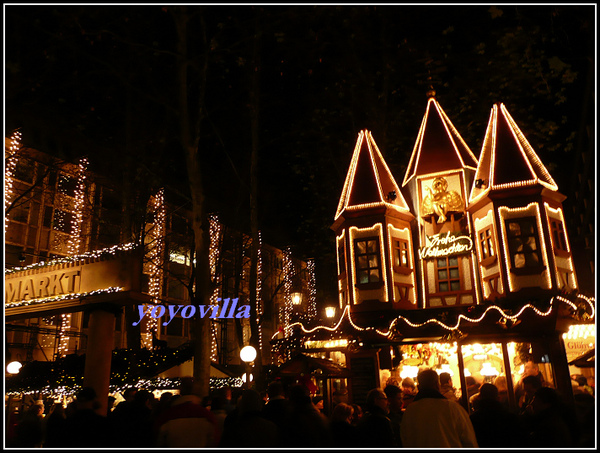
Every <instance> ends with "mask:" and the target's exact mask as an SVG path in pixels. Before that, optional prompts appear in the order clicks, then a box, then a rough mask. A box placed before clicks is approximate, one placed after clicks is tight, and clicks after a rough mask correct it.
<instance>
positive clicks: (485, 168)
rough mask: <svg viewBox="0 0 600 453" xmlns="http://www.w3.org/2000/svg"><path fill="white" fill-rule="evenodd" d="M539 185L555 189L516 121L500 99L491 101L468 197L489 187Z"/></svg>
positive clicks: (474, 195) (552, 181)
mask: <svg viewBox="0 0 600 453" xmlns="http://www.w3.org/2000/svg"><path fill="white" fill-rule="evenodd" d="M534 185H542V186H544V187H547V188H548V189H550V190H552V191H558V187H557V186H556V183H555V182H554V180H553V179H552V176H550V173H549V172H548V170H547V169H546V167H544V164H542V161H541V160H540V158H539V157H538V156H537V154H536V153H535V151H534V150H533V148H532V147H531V145H530V144H529V142H528V141H527V139H526V138H525V136H524V135H523V133H522V132H521V130H520V129H519V127H518V126H517V123H515V121H514V120H513V118H512V117H511V116H510V114H509V113H508V110H507V109H506V107H505V106H504V104H502V103H498V104H494V106H493V107H492V112H491V114H490V120H489V122H488V127H487V131H486V133H485V139H484V140H483V146H482V149H481V156H480V158H479V166H478V167H477V172H476V174H475V184H474V185H473V189H472V190H471V196H470V201H473V200H474V199H475V198H477V197H479V196H481V195H483V194H484V193H487V192H489V191H490V190H505V189H510V188H522V187H526V186H534Z"/></svg>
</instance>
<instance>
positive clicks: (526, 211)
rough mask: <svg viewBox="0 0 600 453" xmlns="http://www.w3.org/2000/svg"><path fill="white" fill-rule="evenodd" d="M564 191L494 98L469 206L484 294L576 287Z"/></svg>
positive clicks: (499, 295) (519, 293) (523, 293)
mask: <svg viewBox="0 0 600 453" xmlns="http://www.w3.org/2000/svg"><path fill="white" fill-rule="evenodd" d="M564 199H565V196H564V195H562V194H560V193H559V192H558V187H557V186H556V183H555V182H554V180H553V179H552V177H551V176H550V173H549V172H548V170H546V168H545V167H544V165H543V164H542V162H541V161H540V159H539V157H538V156H537V155H536V153H535V151H534V150H533V148H532V147H531V145H530V144H529V142H528V141H527V139H526V138H525V136H524V135H523V133H522V132H521V130H520V129H519V127H518V126H517V124H516V123H515V121H514V120H513V118H512V117H511V116H510V114H509V113H508V111H507V109H506V107H505V106H504V105H503V104H495V105H494V106H493V108H492V111H491V115H490V119H489V122H488V127H487V131H486V134H485V139H484V142H483V147H482V151H481V156H480V159H479V166H478V167H477V172H476V176H475V182H474V185H473V188H472V190H471V194H470V197H469V208H468V210H469V212H470V213H471V216H472V219H473V225H474V229H475V237H476V238H477V239H476V243H477V244H476V249H477V255H478V258H479V260H478V261H479V264H478V267H479V273H480V278H481V282H482V290H483V297H484V299H486V300H495V299H496V298H503V297H508V296H511V295H515V296H519V297H527V296H528V295H529V294H534V293H535V294H539V291H540V290H548V291H553V292H555V291H556V290H563V291H566V292H570V291H572V290H575V289H577V280H576V277H575V272H574V270H573V258H572V256H571V249H570V247H569V241H568V238H567V232H566V228H565V221H564V217H563V208H562V201H563V200H564Z"/></svg>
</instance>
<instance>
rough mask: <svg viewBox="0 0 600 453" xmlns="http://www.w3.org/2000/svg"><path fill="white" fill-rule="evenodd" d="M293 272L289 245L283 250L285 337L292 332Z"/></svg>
mask: <svg viewBox="0 0 600 453" xmlns="http://www.w3.org/2000/svg"><path fill="white" fill-rule="evenodd" d="M293 272H294V264H293V263H292V251H291V249H290V247H286V249H285V250H284V251H283V290H284V301H285V303H284V308H283V325H284V333H285V337H286V338H287V337H289V336H290V335H291V334H292V327H293V324H291V319H292V275H293Z"/></svg>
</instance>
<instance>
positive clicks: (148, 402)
mask: <svg viewBox="0 0 600 453" xmlns="http://www.w3.org/2000/svg"><path fill="white" fill-rule="evenodd" d="M153 400H154V395H153V394H152V392H150V391H148V390H139V391H138V392H137V393H136V394H135V396H134V397H133V404H135V405H136V406H146V407H148V408H152V402H153Z"/></svg>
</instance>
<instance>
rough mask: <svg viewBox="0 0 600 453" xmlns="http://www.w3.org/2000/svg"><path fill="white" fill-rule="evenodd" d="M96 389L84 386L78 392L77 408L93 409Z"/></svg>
mask: <svg viewBox="0 0 600 453" xmlns="http://www.w3.org/2000/svg"><path fill="white" fill-rule="evenodd" d="M95 401H96V391H95V390H94V389H93V388H92V387H83V388H82V389H81V390H79V392H78V393H77V409H78V410H80V409H93V408H94V403H95Z"/></svg>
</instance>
